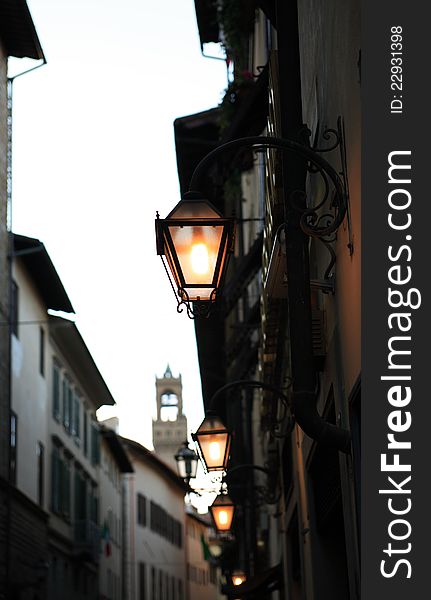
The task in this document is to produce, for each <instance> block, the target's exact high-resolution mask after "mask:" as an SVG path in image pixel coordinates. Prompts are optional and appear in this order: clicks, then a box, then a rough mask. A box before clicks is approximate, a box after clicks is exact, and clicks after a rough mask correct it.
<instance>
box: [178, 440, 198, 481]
mask: <svg viewBox="0 0 431 600" xmlns="http://www.w3.org/2000/svg"><path fill="white" fill-rule="evenodd" d="M175 460H176V461H177V469H178V475H179V477H181V479H184V480H185V481H187V482H188V481H190V479H193V478H194V477H196V471H197V468H198V460H199V459H198V456H197V454H196V452H195V451H194V450H192V449H191V448H189V446H188V443H187V442H184V444H183V446H182V447H181V448H180V449H179V450H178V452H177V453H176V454H175Z"/></svg>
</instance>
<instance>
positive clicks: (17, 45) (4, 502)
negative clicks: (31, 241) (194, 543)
mask: <svg viewBox="0 0 431 600" xmlns="http://www.w3.org/2000/svg"><path fill="white" fill-rule="evenodd" d="M9 57H16V58H23V57H27V58H30V59H34V60H44V55H43V51H42V48H41V45H40V42H39V39H38V36H37V33H36V30H35V28H34V24H33V21H32V19H31V16H30V13H29V10H28V7H27V4H26V2H20V3H19V4H17V3H10V2H7V1H6V0H2V1H1V2H0V322H1V327H0V598H1V599H3V598H6V597H8V598H13V597H15V595H16V594H18V593H20V592H19V590H20V589H21V590H22V591H23V590H24V589H25V590H28V589H36V588H37V587H38V583H37V580H38V578H39V571H37V572H36V573H32V572H31V569H29V570H27V571H26V572H25V579H23V574H22V573H21V574H20V577H19V579H18V580H17V579H16V573H14V572H13V560H14V558H13V555H14V553H15V552H18V553H21V552H22V553H24V554H25V555H26V556H27V553H28V551H29V548H26V544H25V542H24V543H23V540H25V536H23V535H22V531H23V529H26V528H27V527H28V525H29V523H32V522H33V520H34V521H35V522H40V520H41V519H42V520H43V515H42V514H40V513H39V512H38V511H37V510H36V513H35V514H34V515H33V508H34V507H33V506H28V505H26V502H25V499H23V498H22V497H21V496H19V495H17V494H16V490H15V487H14V486H13V485H12V486H11V485H10V481H9V463H10V461H9V456H10V455H9V445H10V440H11V433H12V434H13V431H11V423H10V416H11V415H10V403H11V399H10V390H11V387H10V380H11V378H10V369H11V362H10V327H11V312H10V304H11V291H12V290H11V287H10V268H11V262H10V254H11V252H12V245H11V239H10V235H9V234H10V231H9V230H10V217H11V213H10V206H8V204H9V203H10V200H11V196H10V192H11V187H10V185H11V167H12V165H11V135H12V131H11V127H12V123H11V116H12V112H11V110H12V106H11V102H12V95H11V92H12V81H11V80H10V79H9V78H8V59H9ZM36 548H37V546H36ZM34 549H35V548H32V549H31V550H30V553H29V554H30V555H31V551H32V550H34ZM42 570H43V569H42ZM34 586H35V587H34ZM23 593H24V592H23Z"/></svg>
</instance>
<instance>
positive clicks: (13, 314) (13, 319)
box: [10, 281, 19, 337]
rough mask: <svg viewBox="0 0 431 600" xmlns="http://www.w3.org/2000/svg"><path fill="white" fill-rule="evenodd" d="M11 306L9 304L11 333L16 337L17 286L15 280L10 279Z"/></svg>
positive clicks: (17, 312) (17, 317)
mask: <svg viewBox="0 0 431 600" xmlns="http://www.w3.org/2000/svg"><path fill="white" fill-rule="evenodd" d="M11 302H12V306H11V314H10V318H11V324H12V333H13V334H14V335H15V336H16V337H18V320H19V310H18V302H19V288H18V285H17V283H16V281H12V298H11Z"/></svg>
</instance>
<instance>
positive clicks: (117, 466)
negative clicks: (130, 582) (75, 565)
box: [99, 421, 133, 600]
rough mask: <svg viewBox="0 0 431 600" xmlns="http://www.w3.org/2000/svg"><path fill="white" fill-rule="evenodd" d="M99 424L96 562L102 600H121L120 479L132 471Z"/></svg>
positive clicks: (113, 438) (112, 436)
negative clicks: (99, 540) (97, 547)
mask: <svg viewBox="0 0 431 600" xmlns="http://www.w3.org/2000/svg"><path fill="white" fill-rule="evenodd" d="M107 425H108V422H107V421H104V422H103V423H102V424H100V435H101V448H100V457H101V459H100V469H99V487H100V518H99V522H100V527H101V539H102V547H101V552H100V562H99V594H100V599H101V600H122V598H123V589H124V588H125V586H126V583H125V581H124V572H123V566H124V557H125V554H126V548H125V546H124V541H123V526H124V523H123V509H124V498H123V475H125V474H126V473H132V472H133V467H132V464H131V462H130V460H129V458H128V456H127V454H126V451H125V449H124V447H123V445H122V443H121V442H120V439H119V437H118V435H117V433H116V432H115V430H114V429H111V428H110V427H109V426H107Z"/></svg>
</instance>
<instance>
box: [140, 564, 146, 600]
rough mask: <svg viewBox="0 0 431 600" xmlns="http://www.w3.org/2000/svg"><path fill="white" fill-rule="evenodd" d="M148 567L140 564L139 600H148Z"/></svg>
mask: <svg viewBox="0 0 431 600" xmlns="http://www.w3.org/2000/svg"><path fill="white" fill-rule="evenodd" d="M146 569H147V567H146V565H145V563H139V600H147V579H146V574H147V573H146Z"/></svg>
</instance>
